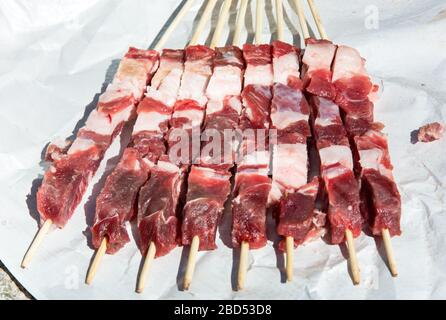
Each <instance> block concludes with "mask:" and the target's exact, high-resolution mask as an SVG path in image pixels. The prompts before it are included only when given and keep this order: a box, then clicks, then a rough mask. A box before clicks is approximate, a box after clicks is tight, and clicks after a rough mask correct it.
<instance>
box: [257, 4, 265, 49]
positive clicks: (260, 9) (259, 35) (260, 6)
mask: <svg viewBox="0 0 446 320" xmlns="http://www.w3.org/2000/svg"><path fill="white" fill-rule="evenodd" d="M264 9H265V4H264V1H263V0H257V7H256V31H255V32H256V34H255V41H256V44H261V43H262V29H263V11H264Z"/></svg>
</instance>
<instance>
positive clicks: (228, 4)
mask: <svg viewBox="0 0 446 320" xmlns="http://www.w3.org/2000/svg"><path fill="white" fill-rule="evenodd" d="M231 3H232V0H225V2H224V3H223V6H222V8H221V10H220V15H219V17H218V21H217V25H216V26H215V31H214V35H213V36H212V40H211V45H210V47H211V48H212V49H214V48H215V47H216V46H218V42H219V41H220V37H221V32H222V31H223V27H224V26H225V22H226V20H227V18H228V14H229V9H230V8H231Z"/></svg>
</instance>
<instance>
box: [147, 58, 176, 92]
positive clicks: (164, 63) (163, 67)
mask: <svg viewBox="0 0 446 320" xmlns="http://www.w3.org/2000/svg"><path fill="white" fill-rule="evenodd" d="M174 70H177V71H179V72H180V74H182V73H183V62H182V61H177V60H171V59H163V58H161V63H160V67H159V68H158V70H157V71H156V73H155V75H154V76H153V78H152V81H151V82H150V84H151V86H152V87H154V88H159V87H160V85H161V83H162V82H164V81H165V79H166V78H167V77H168V76H169V75H170V74H171V73H172V72H173V71H174ZM174 72H176V71H174Z"/></svg>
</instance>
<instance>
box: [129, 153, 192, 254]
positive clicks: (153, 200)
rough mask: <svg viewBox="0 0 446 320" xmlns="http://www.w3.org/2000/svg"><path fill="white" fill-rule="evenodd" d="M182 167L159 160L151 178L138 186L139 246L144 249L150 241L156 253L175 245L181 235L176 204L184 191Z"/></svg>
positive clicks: (167, 250) (144, 252) (168, 250)
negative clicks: (139, 187)
mask: <svg viewBox="0 0 446 320" xmlns="http://www.w3.org/2000/svg"><path fill="white" fill-rule="evenodd" d="M183 178H184V173H183V171H182V170H181V169H180V168H178V167H177V166H175V165H174V164H172V163H169V162H165V161H159V162H158V164H157V165H156V166H154V167H153V168H152V170H151V176H150V179H149V180H148V181H147V182H146V184H145V185H144V186H143V187H142V188H141V190H140V192H139V200H138V229H139V234H140V237H141V239H140V250H141V253H142V254H143V255H145V254H146V253H147V250H148V248H149V245H150V242H152V241H153V242H154V243H155V246H156V255H155V256H156V257H161V256H164V255H166V254H167V253H169V252H170V251H171V250H172V249H174V248H175V247H176V246H177V244H178V241H179V237H180V226H179V222H180V219H179V217H178V206H179V200H180V196H181V194H182V192H183V180H184V179H183Z"/></svg>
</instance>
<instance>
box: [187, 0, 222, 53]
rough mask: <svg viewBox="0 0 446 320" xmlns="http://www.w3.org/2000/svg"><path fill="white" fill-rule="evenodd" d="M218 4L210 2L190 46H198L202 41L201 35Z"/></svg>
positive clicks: (214, 0)
mask: <svg viewBox="0 0 446 320" xmlns="http://www.w3.org/2000/svg"><path fill="white" fill-rule="evenodd" d="M216 3H217V0H208V3H207V5H206V8H204V12H203V14H202V15H201V18H200V21H198V25H197V28H196V29H195V32H194V34H193V36H192V38H191V39H190V42H189V45H191V46H193V45H196V44H198V41H199V40H200V39H199V38H200V36H201V33H202V32H203V29H204V27H205V26H206V23H207V22H208V20H209V18H210V17H211V14H212V10H213V9H214V7H215V4H216Z"/></svg>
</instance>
